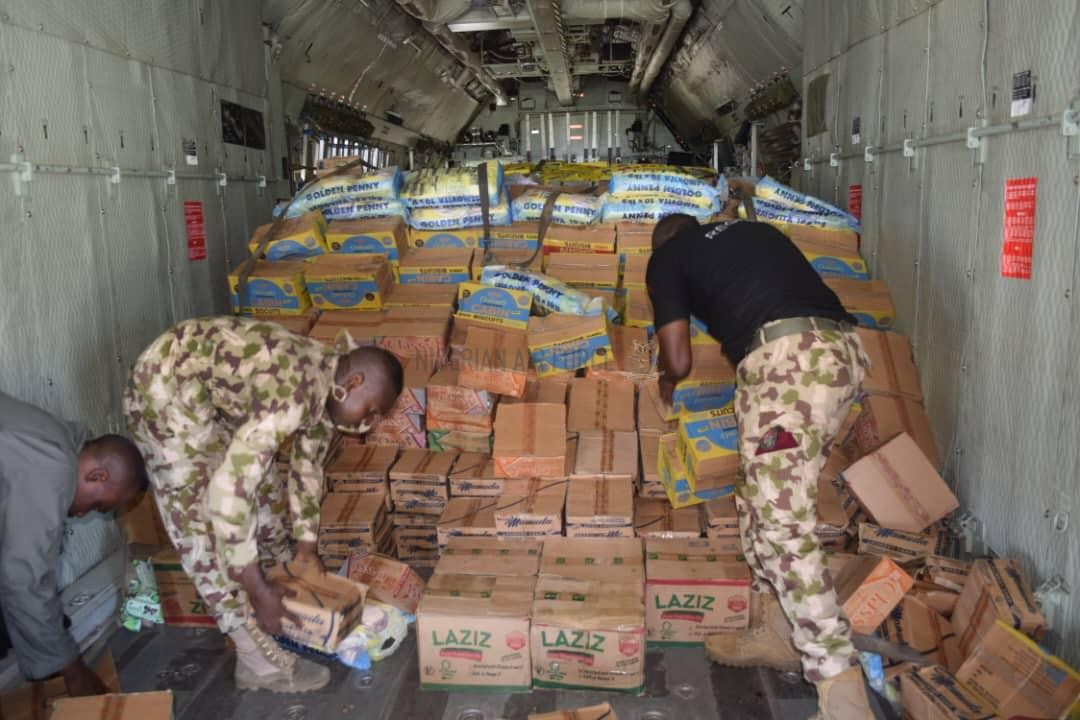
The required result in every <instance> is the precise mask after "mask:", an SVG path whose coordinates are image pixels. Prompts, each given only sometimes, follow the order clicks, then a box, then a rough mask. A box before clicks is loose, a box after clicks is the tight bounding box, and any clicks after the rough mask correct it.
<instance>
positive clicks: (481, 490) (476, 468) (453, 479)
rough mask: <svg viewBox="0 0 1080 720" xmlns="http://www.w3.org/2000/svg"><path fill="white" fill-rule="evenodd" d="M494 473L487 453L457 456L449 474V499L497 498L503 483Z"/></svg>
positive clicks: (502, 479)
mask: <svg viewBox="0 0 1080 720" xmlns="http://www.w3.org/2000/svg"><path fill="white" fill-rule="evenodd" d="M504 479H505V478H502V477H500V476H499V474H498V473H497V472H496V471H495V462H494V461H493V460H492V459H491V455H488V454H487V453H476V452H464V453H461V454H460V455H458V459H457V462H455V463H454V469H453V470H452V471H451V472H450V496H451V497H498V496H499V495H501V494H502V492H503V481H504Z"/></svg>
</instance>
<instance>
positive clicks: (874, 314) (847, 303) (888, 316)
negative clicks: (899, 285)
mask: <svg viewBox="0 0 1080 720" xmlns="http://www.w3.org/2000/svg"><path fill="white" fill-rule="evenodd" d="M823 280H824V281H825V284H826V285H828V286H829V287H830V288H831V289H832V291H833V292H834V293H836V296H837V297H838V298H839V299H840V304H841V305H843V306H844V309H845V310H847V311H848V312H849V313H851V314H852V315H854V316H855V317H856V318H857V319H858V320H859V324H860V325H862V326H864V327H872V328H876V329H878V330H889V329H890V328H892V326H893V323H894V322H895V321H896V308H894V307H893V302H892V296H891V295H890V294H889V286H888V285H887V284H886V283H885V282H884V281H883V280H853V279H851V278H833V277H827V278H823Z"/></svg>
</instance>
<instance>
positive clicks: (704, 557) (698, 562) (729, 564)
mask: <svg viewBox="0 0 1080 720" xmlns="http://www.w3.org/2000/svg"><path fill="white" fill-rule="evenodd" d="M687 509H688V510H689V509H691V508H687ZM721 550H722V548H721V547H720V546H719V545H718V544H716V543H714V542H713V541H711V540H707V539H694V540H646V541H645V576H646V578H647V579H646V581H645V630H646V637H647V638H648V640H649V642H650V643H662V644H668V643H676V644H685V643H691V644H698V643H702V642H704V641H705V638H706V637H707V636H708V635H713V634H715V633H718V632H725V631H734V630H743V629H745V628H746V627H747V626H748V625H749V622H750V568H749V567H748V566H747V564H746V563H744V562H738V561H736V560H734V559H732V558H730V557H726V556H725V555H724V554H723V553H722V552H721Z"/></svg>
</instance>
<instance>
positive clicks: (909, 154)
mask: <svg viewBox="0 0 1080 720" xmlns="http://www.w3.org/2000/svg"><path fill="white" fill-rule="evenodd" d="M903 152H904V157H906V158H913V157H915V139H914V138H908V139H907V140H905V141H904V150H903Z"/></svg>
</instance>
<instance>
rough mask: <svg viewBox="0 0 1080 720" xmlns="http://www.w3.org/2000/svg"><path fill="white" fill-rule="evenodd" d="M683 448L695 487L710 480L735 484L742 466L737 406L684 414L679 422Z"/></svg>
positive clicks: (680, 445) (689, 474)
mask: <svg viewBox="0 0 1080 720" xmlns="http://www.w3.org/2000/svg"><path fill="white" fill-rule="evenodd" d="M679 448H680V452H681V453H682V454H683V455H684V457H685V458H686V472H687V475H688V477H689V478H690V479H691V481H692V482H693V483H694V487H695V488H697V487H699V486H702V485H704V484H705V483H706V479H713V478H731V479H732V481H733V480H734V476H735V473H736V472H737V471H738V470H739V464H740V460H739V433H738V428H737V427H736V422H735V408H734V406H732V405H727V406H725V407H721V408H719V409H716V410H706V411H704V412H699V413H689V414H687V415H684V416H683V417H682V419H681V420H680V421H679Z"/></svg>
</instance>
